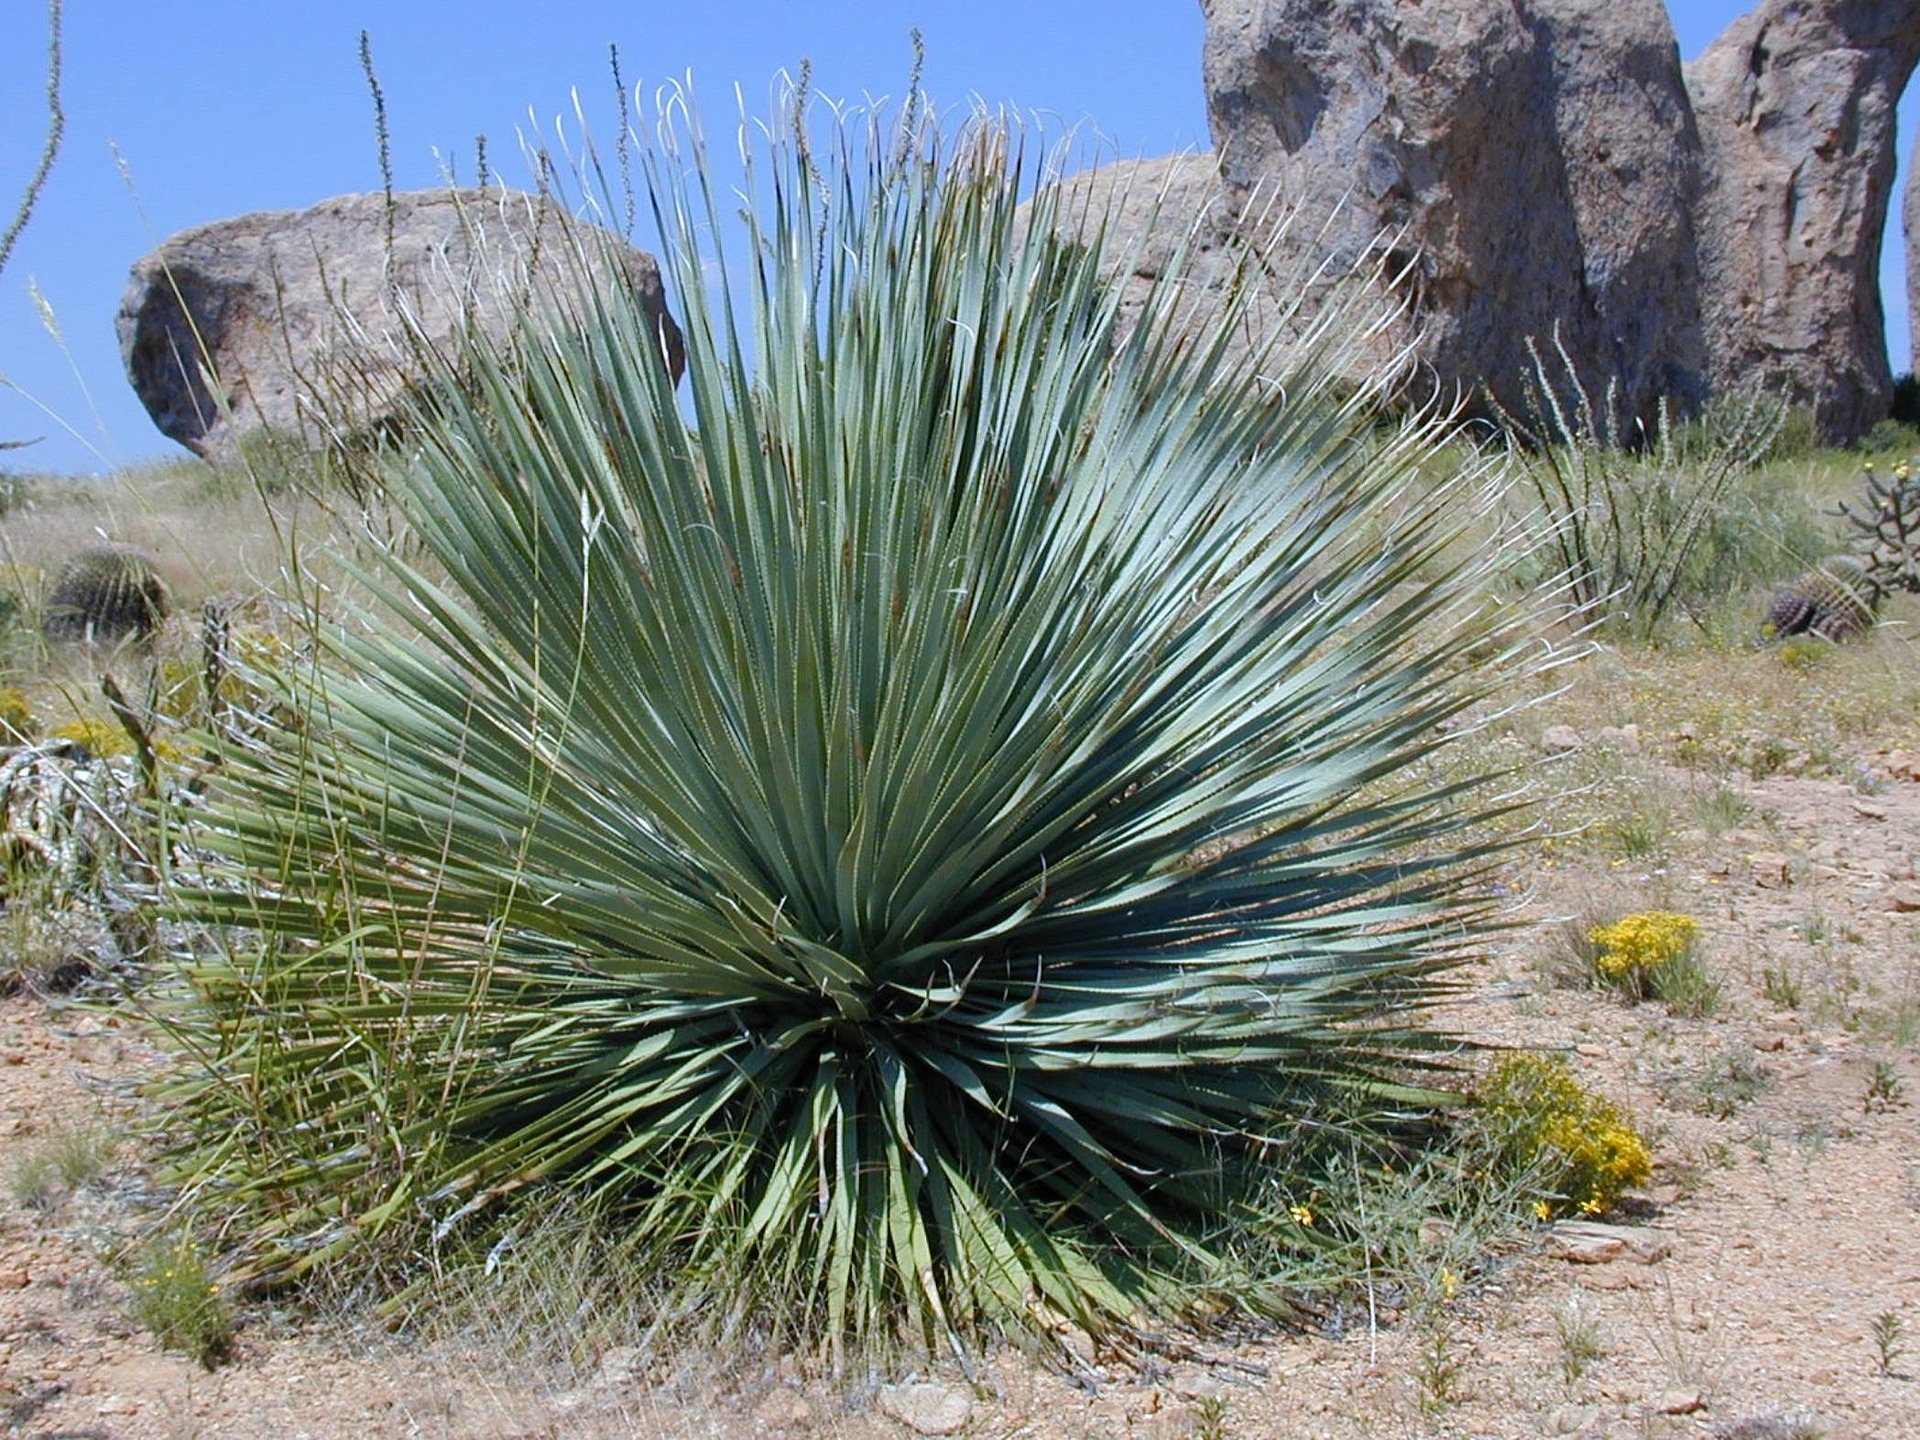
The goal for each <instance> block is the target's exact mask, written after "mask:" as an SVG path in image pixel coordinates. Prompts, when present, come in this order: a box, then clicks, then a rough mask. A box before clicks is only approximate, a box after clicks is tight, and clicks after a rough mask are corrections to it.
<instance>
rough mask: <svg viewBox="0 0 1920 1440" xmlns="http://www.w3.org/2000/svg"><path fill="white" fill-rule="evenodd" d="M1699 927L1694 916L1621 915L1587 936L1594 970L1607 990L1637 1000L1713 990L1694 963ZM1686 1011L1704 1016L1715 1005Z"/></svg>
mask: <svg viewBox="0 0 1920 1440" xmlns="http://www.w3.org/2000/svg"><path fill="white" fill-rule="evenodd" d="M1699 933H1700V927H1699V926H1698V925H1697V924H1695V923H1694V920H1693V917H1692V916H1690V915H1677V914H1675V913H1674V912H1673V911H1671V910H1645V911H1642V912H1641V913H1639V914H1637V915H1627V916H1623V917H1622V918H1621V919H1619V920H1616V921H1615V922H1614V923H1613V924H1611V925H1596V926H1594V927H1593V928H1592V929H1591V930H1589V931H1588V932H1587V940H1588V942H1589V944H1591V945H1592V946H1593V968H1594V973H1595V975H1596V976H1597V977H1598V978H1599V980H1600V982H1601V983H1602V984H1603V985H1608V986H1611V987H1612V988H1614V989H1616V990H1624V991H1626V992H1627V993H1628V994H1630V995H1632V996H1633V997H1634V998H1635V999H1638V1000H1645V999H1647V998H1649V997H1651V996H1658V997H1660V998H1661V999H1667V1000H1678V999H1683V998H1685V996H1686V995H1687V993H1688V992H1690V991H1693V990H1697V989H1700V988H1701V987H1703V986H1711V981H1710V980H1709V979H1708V978H1707V977H1706V975H1705V974H1704V972H1703V971H1701V968H1700V966H1699V965H1698V964H1697V963H1696V961H1695V959H1694V941H1695V940H1696V939H1697V938H1698V936H1699ZM1682 1008H1685V1009H1689V1010H1693V1011H1695V1013H1704V1011H1705V1010H1707V1009H1711V1008H1712V1007H1711V1004H1703V1005H1700V1006H1698V1007H1694V1006H1683V1007H1682Z"/></svg>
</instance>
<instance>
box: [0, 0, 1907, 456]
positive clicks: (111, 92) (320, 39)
mask: <svg viewBox="0 0 1920 1440" xmlns="http://www.w3.org/2000/svg"><path fill="white" fill-rule="evenodd" d="M536 8H537V9H538V10H540V11H542V12H544V13H541V14H540V15H539V17H538V18H537V19H535V18H530V16H531V15H532V14H533V12H534V11H535V10H536ZM1746 8H1748V7H1747V6H1746V5H1744V4H1742V3H1739V0H1731V3H1723V0H1678V3H1675V4H1673V5H1672V6H1671V7H1670V9H1671V12H1672V14H1673V17H1674V24H1675V29H1676V30H1677V31H1678V33H1679V36H1680V47H1681V52H1682V54H1683V55H1685V56H1687V57H1688V58H1691V57H1692V56H1694V55H1696V54H1698V53H1699V51H1700V50H1701V49H1703V48H1704V47H1705V46H1706V45H1707V43H1708V42H1709V41H1711V40H1712V38H1713V37H1714V36H1715V35H1716V34H1718V33H1719V32H1720V31H1721V30H1722V29H1723V28H1725V26H1726V25H1727V23H1728V22H1730V21H1731V20H1732V19H1733V18H1734V17H1735V16H1736V15H1738V14H1739V13H1740V12H1741V11H1742V10H1743V9H1746ZM66 9H67V23H66V69H67V77H66V78H67V87H66V95H65V104H66V111H67V136H66V144H65V147H64V149H63V151H62V153H61V157H60V161H59V164H58V166H57V168H56V169H55V171H54V175H53V178H52V180H51V182H50V183H49V185H48V187H47V190H46V192H45V194H44V196H43V198H42V201H41V204H40V207H39V210H38V212H37V214H36V215H35V218H34V222H33V224H32V225H31V226H30V227H29V229H28V230H27V232H26V234H25V236H24V237H23V238H22V240H21V242H20V245H19V247H18V248H17V249H16V250H15V252H14V255H13V258H12V260H11V261H10V262H9V264H8V266H7V269H6V271H5V272H4V273H3V274H0V375H4V376H5V377H6V378H7V379H8V380H9V381H11V382H12V384H13V386H15V387H17V389H4V388H0V439H24V438H27V437H29V436H44V437H46V438H45V439H44V440H43V441H42V443H40V444H38V445H35V446H33V447H32V448H31V449H28V450H24V451H17V452H11V453H10V454H8V455H6V456H4V457H0V460H4V461H6V462H10V464H11V466H12V468H15V469H24V468H33V469H36V470H54V471H63V472H74V473H80V472H87V471H93V470H99V469H103V468H107V467H110V466H112V465H116V464H120V463H125V462H128V461H136V460H145V459H152V458H157V457H162V456H167V455H173V454H180V453H183V452H181V451H180V450H179V449H178V447H176V446H175V445H174V444H173V443H172V442H171V441H169V440H167V439H166V438H165V437H164V436H162V435H161V434H160V433H159V432H158V431H157V430H155V429H154V428H153V425H152V422H151V421H150V420H149V419H148V418H147V416H146V412H145V411H144V410H143V409H141V407H140V404H139V402H138V401H137V400H136V399H135V398H134V396H133V392H132V390H131V389H130V388H129V387H128V385H127V383H126V380H125V378H124V376H123V375H122V372H121V369H120V363H119V355H118V350H117V348H116V345H115V341H114V335H113V316H114V311H115V309H116V308H117V306H118V303H119V298H120V291H121V288H122V286H123V285H124V283H125V279H126V273H127V269H128V267H129V266H130V265H131V264H132V263H133V261H134V260H135V259H137V258H138V257H139V256H140V255H142V254H143V253H145V252H146V251H147V250H150V249H151V248H153V246H154V245H156V244H158V243H159V242H160V241H161V240H162V239H164V238H165V237H166V236H167V235H169V234H171V233H173V232H174V231H176V230H180V229H184V228H186V227H188V226H191V225H198V224H202V223H205V222H207V221H210V220H217V219H221V218H224V217H227V216H231V215H238V214H242V213H244V212H246V211H250V210H264V209H291V208H300V207H304V206H306V205H310V204H312V203H313V202H315V201H317V200H321V199H324V198H325V197H327V196H330V195H337V194H341V193H343V192H346V191H353V190H369V189H377V188H378V186H379V170H378V164H377V159H376V150H375V145H374V140H373V128H372V121H371V112H370V103H369V100H368V96H367V91H366V88H365V84H364V81H363V79H362V76H361V71H360V65H359V60H358V54H357V49H358V40H359V33H360V31H361V30H362V29H363V28H364V29H366V30H368V31H370V32H371V34H372V38H373V48H374V58H375V63H376V65H377V68H378V71H379V75H380V80H381V83H382V86H383V88H384V90H385V93H386V100H387V110H388V121H389V127H390V130H391V134H392V145H393V158H394V170H395V181H396V184H397V185H399V186H400V187H401V188H418V187H425V186H430V185H433V184H436V183H439V179H440V175H441V166H442V164H443V163H444V160H445V159H452V160H453V161H454V162H455V163H456V165H457V167H458V172H459V173H460V174H461V175H463V176H470V175H471V174H472V169H473V150H474V137H475V136H476V135H480V134H485V135H486V136H487V137H488V151H489V159H490V161H491V162H492V163H493V165H494V167H495V168H496V169H497V170H498V171H500V172H501V173H502V174H503V175H504V176H505V177H506V178H507V179H508V181H509V182H519V181H522V180H524V178H525V172H524V169H523V167H522V166H521V164H520V162H519V159H518V142H517V140H516V138H515V137H516V135H517V134H519V133H522V132H524V131H526V130H527V128H528V125H529V117H530V115H531V116H537V117H539V118H540V122H541V124H542V125H543V126H545V125H550V124H551V121H552V118H553V117H554V116H556V115H559V114H561V113H562V112H570V111H571V109H572V99H571V93H572V90H573V89H574V88H575V87H578V89H579V90H580V92H581V94H582V96H583V98H584V101H585V104H586V107H587V110H588V112H589V115H590V118H592V119H593V120H594V122H595V126H596V130H597V131H598V132H599V133H601V134H602V135H603V136H604V135H610V134H611V132H612V129H613V113H614V105H613V92H612V86H611V80H610V79H609V73H608V67H607V47H608V45H609V43H613V44H617V45H618V46H619V49H620V56H621V64H622V69H623V71H624V72H625V75H626V78H627V79H628V81H629V82H630V83H637V84H640V85H642V86H643V87H645V88H646V89H648V90H651V89H652V88H653V87H654V86H655V85H657V84H658V83H660V82H663V81H667V80H672V79H677V78H679V77H681V76H684V75H686V74H687V73H688V72H691V73H692V76H693V79H694V83H695V86H696V89H697V92H698V94H699V95H700V96H701V98H702V105H703V109H704V110H705V111H706V112H707V114H708V118H709V124H710V126H711V125H713V124H714V123H716V122H717V121H718V120H719V119H721V118H722V117H726V118H728V119H729V120H730V119H731V117H732V115H733V113H734V100H733V91H734V87H735V85H736V84H737V85H739V86H741V87H742V88H743V89H744V91H745V93H746V96H747V98H748V103H749V105H750V107H751V108H753V109H754V110H756V111H758V112H764V110H765V108H766V105H765V100H764V97H765V96H766V95H767V94H768V90H769V86H770V84H771V81H772V79H773V77H774V75H775V74H776V73H777V72H778V71H779V70H781V69H782V68H783V67H787V68H792V67H795V66H797V65H798V63H799V62H800V61H801V60H802V59H803V58H805V59H808V60H810V61H811V64H812V71H813V79H814V87H815V89H816V90H817V91H818V92H820V93H822V94H825V95H831V96H842V97H854V98H857V97H859V96H860V95H862V94H863V93H873V94H888V93H891V94H897V93H898V92H899V90H900V88H901V85H902V83H903V81H904V79H905V76H906V74H907V72H908V68H909V64H910V60H911V49H910V45H909V41H908V35H909V33H910V32H911V31H912V30H913V29H914V28H915V27H916V26H917V27H918V28H919V29H920V31H921V32H922V34H923V35H924V36H925V40H926V47H927V64H926V71H925V77H924V84H925V86H926V88H927V90H928V91H929V92H930V93H931V94H932V96H933V97H934V99H935V100H936V102H938V103H939V104H941V105H945V106H951V105H958V104H961V103H963V102H964V101H966V99H967V98H968V97H969V96H973V95H978V96H980V97H982V98H984V99H986V100H988V101H991V102H995V103H999V102H1006V103H1009V104H1012V105H1015V106H1018V107H1021V108H1023V109H1027V110H1033V111H1038V112H1041V113H1042V114H1043V115H1047V116H1050V117H1053V120H1054V122H1055V123H1057V124H1058V125H1059V126H1060V127H1062V128H1064V126H1066V125H1067V124H1074V123H1078V124H1083V125H1087V126H1092V127H1095V128H1097V130H1098V132H1099V133H1100V134H1101V135H1103V136H1104V137H1106V140H1107V141H1108V142H1109V146H1110V150H1111V153H1114V154H1118V155H1123V156H1133V155H1161V154H1167V153H1170V152H1173V151H1178V150H1184V149H1203V148H1205V147H1206V146H1207V144H1208V137H1207V126H1206V109H1205V104H1204V99H1203V96H1202V92H1201V84H1200V45H1201V39H1202V24H1201V16H1200V7H1199V4H1198V3H1197V0H1152V3H1148V0H1025V3H1013V0H964V3H957V0H865V3H862V4H859V5H850V4H842V5H805V4H793V3H770V0H695V3H693V4H688V3H686V0H676V3H674V4H671V5H668V4H659V3H655V4H646V3H642V4H635V3H632V0H626V3H620V4H614V3H609V0H571V3H568V4H566V5H558V6H552V7H530V6H527V5H525V4H524V3H521V4H514V5H508V4H504V3H499V0H464V3H448V0H441V3H435V0H387V3H385V4H383V5H379V6H369V5H366V4H364V3H359V4H355V3H348V4H341V3H318V4H315V3H308V0H198V3H196V4H195V5H193V6H192V7H190V8H188V9H186V10H182V9H179V8H178V7H171V8H170V7H166V6H154V5H152V4H151V3H149V0H140V3H134V0H67V4H66ZM44 39H45V15H44V11H43V9H42V7H41V5H40V3H39V0H6V3H5V4H4V5H0V220H4V219H5V218H7V217H10V216H11V214H12V209H13V205H14V202H15V198H16V197H17V195H18V194H19V190H20V187H21V186H22V185H23V184H24V183H25V181H26V178H27V176H28V175H29V174H30V173H31V171H32V168H33V164H34V161H35V158H36V157H37V155H38V151H39V145H40V140H41V135H42V129H43V124H44V99H43V90H44V70H43V65H44V50H43V46H44ZM1913 110H1914V107H1913V106H1911V105H1909V106H1908V107H1905V110H1904V112H1903V113H1904V114H1905V116H1906V120H1907V123H1904V124H1903V126H1902V135H1903V137H1904V139H1903V142H1902V147H1901V156H1900V158H1901V162H1902V165H1903V166H1904V165H1905V163H1906V162H1907V160H1908V158H1909V157H1910V156H1911V154H1912V150H1913V127H1912V123H1911V121H1912V112H1913ZM1902 183H1904V178H1903V182H1902ZM1895 209H1896V211H1897V209H1898V206H1897V204H1896V206H1895ZM1896 223H1897V222H1896ZM1894 238H1895V240H1896V242H1897V229H1896V231H1895V235H1894ZM1899 250H1900V246H1899V245H1898V243H1894V244H1891V245H1889V247H1888V255H1887V262H1888V263H1887V273H1886V276H1885V278H1886V283H1887V289H1886V293H1887V295H1888V297H1889V304H1888V317H1887V318H1888V328H1889V343H1890V346H1891V349H1892V354H1893V359H1894V369H1895V370H1904V369H1906V368H1908V362H1907V353H1908V342H1907V334H1906V329H1907V327H1906V318H1905V317H1906V306H1905V302H1904V299H1903V298H1899V297H1903V296H1904V288H1903V286H1904V275H1903V271H1902V270H1901V269H1900V256H1899ZM32 290H37V291H38V294H39V295H40V296H41V297H42V298H43V300H44V302H45V305H44V307H42V306H40V305H37V304H36V303H35V301H34V299H33V298H32ZM43 309H44V310H46V311H49V312H50V313H51V314H52V316H53V317H54V321H55V323H56V324H57V326H58V328H59V331H60V334H61V337H62V338H61V340H60V341H56V340H55V339H54V338H53V337H52V336H51V335H49V334H48V333H47V329H46V327H45V325H44V323H43V320H42V311H43ZM20 391H24V392H26V394H25V396H23V395H22V394H21V393H19V392H20ZM27 396H30V397H31V400H29V399H28V398H26V397H27Z"/></svg>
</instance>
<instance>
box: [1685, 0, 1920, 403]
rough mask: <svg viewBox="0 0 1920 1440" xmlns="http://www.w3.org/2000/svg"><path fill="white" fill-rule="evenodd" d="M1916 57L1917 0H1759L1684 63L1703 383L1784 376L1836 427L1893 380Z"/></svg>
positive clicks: (1776, 381)
mask: <svg viewBox="0 0 1920 1440" xmlns="http://www.w3.org/2000/svg"><path fill="white" fill-rule="evenodd" d="M1916 59H1920V5H1916V4H1915V3H1913V0H1765V3H1763V4H1762V5H1761V6H1760V7H1759V8H1758V9H1756V10H1754V11H1753V12H1751V13H1750V14H1747V15H1744V16H1742V17H1741V18H1740V19H1738V20H1736V21H1734V23H1733V24H1732V25H1731V26H1729V27H1728V28H1727V30H1726V33H1725V34H1723V35H1721V36H1720V38H1719V39H1718V40H1716V41H1714V43H1713V44H1712V45H1711V46H1709V47H1708V49H1707V50H1706V52H1705V53H1704V54H1702V55H1701V56H1700V58H1699V59H1698V60H1696V61H1694V62H1693V63H1692V64H1691V65H1689V66H1688V67H1687V71H1686V78H1687V88H1688V90H1689V91H1690V93H1691V95H1692V98H1693V107H1694V114H1695V116H1696V118H1697V120H1698V124H1699V128H1700V139H1701V142H1702V147H1703V152H1704V156H1705V162H1706V169H1705V181H1706V183H1705V190H1704V194H1703V196H1702V201H1701V206H1700V212H1699V221H1698V230H1699V240H1700V268H1701V280H1702V292H1701V293H1702V306H1701V308H1702V311H1703V318H1704V321H1705V324H1706V332H1707V344H1708V351H1709V356H1710V365H1711V372H1712V377H1713V381H1714V385H1715V387H1716V388H1724V387H1729V386H1736V385H1744V384H1752V383H1754V382H1756V381H1758V382H1761V383H1765V384H1768V385H1770V386H1773V387H1776V388H1784V389H1786V390H1787V391H1788V392H1790V393H1791V394H1793V395H1794V396H1795V397H1796V398H1797V399H1799V400H1800V401H1802V402H1803V403H1806V404H1809V405H1811V406H1812V407H1813V409H1814V413H1815V416H1816V418H1817V420H1818V422H1819V424H1820V425H1821V427H1822V428H1823V429H1824V430H1825V431H1826V433H1827V435H1828V436H1829V437H1830V438H1832V439H1835V440H1842V441H1844V440H1850V439H1852V438H1854V437H1855V436H1857V435H1859V434H1860V433H1861V432H1862V431H1864V430H1865V429H1867V428H1868V427H1869V426H1871V425H1872V424H1873V423H1874V422H1875V421H1876V420H1878V419H1880V418H1881V417H1883V416H1884V415H1885V414H1886V413H1887V405H1888V401H1889V398H1890V395H1891V386H1892V377H1891V376H1890V374H1889V373H1888V367H1887V353H1886V323H1885V316H1884V315H1883V313H1882V311H1881V304H1880V277H1879V269H1880V243H1881V235H1882V232H1883V231H1884V229H1885V226H1886V218H1887V206H1888V204H1889V202H1890V198H1891V195H1892V190H1893V174H1894V162H1895V154H1894V147H1895V139H1896V137H1895V126H1894V107H1895V105H1896V103H1897V102H1898V100H1899V98H1900V92H1901V91H1902V90H1903V89H1904V88H1905V86H1906V83H1907V78H1908V77H1909V76H1910V75H1911V74H1912V73H1913V68H1914V64H1915V61H1916Z"/></svg>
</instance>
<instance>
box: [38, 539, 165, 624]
mask: <svg viewBox="0 0 1920 1440" xmlns="http://www.w3.org/2000/svg"><path fill="white" fill-rule="evenodd" d="M168 598H169V597H168V594H167V586H166V582H165V581H164V580H162V579H161V578H160V576H159V574H158V573H157V572H156V571H155V570H154V568H153V564H152V562H151V561H149V560H148V559H147V557H146V556H145V555H143V554H142V553H141V552H140V551H138V550H136V549H135V548H134V547H132V546H131V545H94V546H91V547H89V548H88V549H85V550H82V551H81V552H80V553H79V554H78V555H75V556H74V557H73V558H72V559H71V560H69V561H68V562H67V563H66V565H65V566H64V567H62V569H61V571H60V577H59V579H58V580H56V581H55V582H54V586H53V593H52V595H51V596H49V597H48V599H47V618H46V632H47V638H48V639H49V640H86V641H106V642H115V641H120V640H126V639H134V640H144V639H146V638H147V637H148V636H149V635H151V634H152V633H153V632H154V630H155V629H157V628H158V627H159V624H160V622H161V621H162V620H164V619H166V618H167V602H168Z"/></svg>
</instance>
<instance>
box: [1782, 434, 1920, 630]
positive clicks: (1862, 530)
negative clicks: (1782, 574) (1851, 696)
mask: <svg viewBox="0 0 1920 1440" xmlns="http://www.w3.org/2000/svg"><path fill="white" fill-rule="evenodd" d="M1865 490H1866V493H1865V495H1864V497H1863V500H1862V502H1861V503H1859V504H1858V505H1850V504H1848V503H1847V502H1846V501H1844V500H1843V501H1841V502H1840V508H1839V510H1838V511H1837V512H1836V513H1837V514H1839V515H1840V516H1841V517H1842V518H1843V519H1845V520H1846V521H1847V523H1848V525H1849V526H1850V527H1851V533H1850V534H1849V536H1848V542H1849V543H1848V548H1847V550H1846V551H1845V552H1844V553H1842V554H1839V555H1833V556H1830V557H1828V558H1827V559H1826V560H1825V561H1823V562H1822V563H1821V564H1819V565H1817V566H1815V567H1814V568H1813V569H1811V570H1808V571H1806V572H1805V573H1803V574H1801V575H1798V576H1796V577H1795V578H1794V579H1792V580H1790V581H1788V582H1787V583H1786V584H1785V585H1783V586H1782V587H1781V588H1780V590H1779V591H1778V592H1777V593H1776V594H1775V595H1774V597H1773V605H1772V606H1771V608H1770V609H1769V610H1768V612H1767V623H1766V631H1765V633H1766V634H1767V635H1768V636H1769V637H1773V638H1782V637H1785V636H1789V635H1818V636H1819V637H1821V638H1822V639H1824V640H1848V639H1851V638H1853V637H1854V636H1856V635H1863V634H1865V633H1866V632H1867V631H1868V630H1871V629H1872V628H1873V623H1874V620H1875V617H1876V616H1877V615H1878V614H1879V611H1880V602H1881V601H1882V600H1883V599H1885V598H1886V597H1887V595H1889V594H1890V593H1892V592H1893V591H1895V590H1906V591H1909V592H1913V593H1920V479H1915V478H1914V476H1913V474H1912V469H1911V467H1910V466H1909V465H1907V464H1906V463H1905V462H1902V463H1901V464H1899V465H1896V466H1895V467H1894V468H1893V471H1892V472H1891V474H1890V475H1888V476H1887V477H1886V478H1884V479H1883V478H1882V477H1881V476H1880V475H1879V474H1877V473H1876V472H1875V471H1874V469H1873V467H1872V466H1871V465H1869V466H1868V467H1867V472H1866V487H1865Z"/></svg>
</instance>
